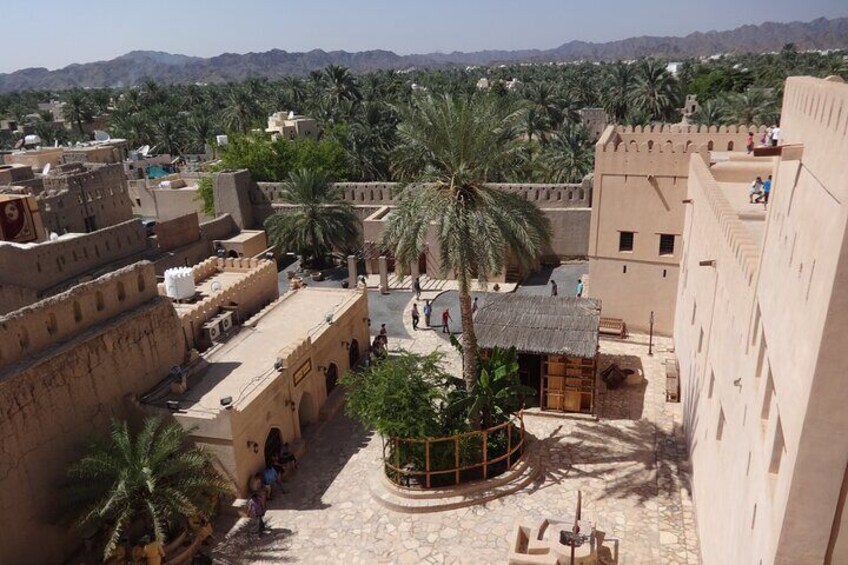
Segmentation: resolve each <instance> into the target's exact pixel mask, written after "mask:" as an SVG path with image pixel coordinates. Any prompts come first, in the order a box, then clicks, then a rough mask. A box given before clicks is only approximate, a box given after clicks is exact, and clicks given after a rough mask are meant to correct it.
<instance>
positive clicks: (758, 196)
mask: <svg viewBox="0 0 848 565" xmlns="http://www.w3.org/2000/svg"><path fill="white" fill-rule="evenodd" d="M770 194H771V175H769V176H768V178H767V179H766V180H765V181H763V177H757V178H756V179H754V182H752V183H751V188H750V189H748V202H750V203H751V204H760V203H762V204H763V206H766V205H768V201H769V195H770Z"/></svg>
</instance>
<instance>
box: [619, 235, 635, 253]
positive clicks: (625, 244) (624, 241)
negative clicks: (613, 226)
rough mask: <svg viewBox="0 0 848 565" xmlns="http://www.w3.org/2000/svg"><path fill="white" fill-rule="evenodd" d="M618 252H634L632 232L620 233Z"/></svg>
mask: <svg viewBox="0 0 848 565" xmlns="http://www.w3.org/2000/svg"><path fill="white" fill-rule="evenodd" d="M618 250H619V251H622V252H628V251H633V232H632V231H623V232H619V233H618Z"/></svg>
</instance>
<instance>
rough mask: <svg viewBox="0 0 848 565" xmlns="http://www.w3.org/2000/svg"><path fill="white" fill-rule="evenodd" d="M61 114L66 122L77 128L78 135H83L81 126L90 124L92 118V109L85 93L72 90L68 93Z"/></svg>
mask: <svg viewBox="0 0 848 565" xmlns="http://www.w3.org/2000/svg"><path fill="white" fill-rule="evenodd" d="M62 113H63V114H64V116H65V119H66V120H68V121H69V122H71V123H72V124H74V125H75V126H77V131H78V132H79V134H80V135H83V134H84V133H85V132H84V131H83V129H82V124H83V123H90V122H91V120H92V118H94V107H93V105H92V103H91V100H90V99H89V97H88V95H86V93H85V92H83V91H82V90H72V91H70V92H69V93H68V97H67V99H66V100H65V107H64V108H63V110H62Z"/></svg>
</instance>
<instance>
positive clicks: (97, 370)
mask: <svg viewBox="0 0 848 565" xmlns="http://www.w3.org/2000/svg"><path fill="white" fill-rule="evenodd" d="M139 280H143V281H144V288H143V289H139V286H138V281H139ZM120 283H123V284H124V293H125V294H124V298H123V300H121V299H120V292H119V287H118V285H119V284H120ZM98 293H102V299H103V308H102V309H98ZM75 304H78V305H79V307H78V308H77V306H75ZM51 327H52V328H53V329H51ZM24 331H25V332H26V336H24V333H23V332H24ZM22 342H24V343H25V344H27V345H26V346H25V347H22ZM0 348H2V357H3V359H2V361H0V528H2V530H3V531H4V532H7V534H6V535H2V536H0V563H45V564H51V563H56V564H58V563H64V562H65V559H66V558H67V557H68V555H70V554H71V553H72V552H73V551H74V550H75V549H76V548H77V547H78V546H79V545H81V541H82V540H81V539H80V536H79V534H78V533H77V531H76V530H75V529H73V528H70V527H69V526H68V525H67V524H66V523H64V522H62V521H61V520H60V513H61V508H63V499H62V496H61V485H62V484H64V481H65V480H66V475H65V473H66V470H67V468H68V465H69V464H70V463H71V462H73V461H75V460H77V459H78V458H79V456H80V455H81V454H82V450H83V449H84V447H85V446H86V445H87V444H88V443H90V442H91V441H92V440H94V439H101V438H103V437H104V436H105V434H106V433H107V431H108V429H109V421H110V419H111V418H124V417H126V416H127V412H126V411H125V403H124V401H125V398H126V396H127V395H133V394H141V393H143V392H145V391H146V390H148V389H149V388H151V387H152V386H154V385H155V384H156V383H158V382H159V381H160V380H161V379H162V378H164V377H165V376H166V375H167V374H168V371H169V370H170V368H171V367H173V366H174V365H178V364H180V363H181V362H182V361H183V359H184V356H185V348H184V341H183V339H182V335H181V330H180V324H179V320H178V319H177V316H176V312H175V311H174V308H173V306H171V304H170V303H169V302H168V301H166V300H163V299H161V298H159V297H158V296H156V285H155V278H154V273H153V266H152V265H150V264H149V263H141V264H138V265H134V266H132V267H128V268H127V269H123V270H121V271H118V272H116V273H113V274H110V275H106V276H104V277H102V278H100V279H97V280H95V281H92V282H89V283H85V284H83V285H80V286H78V287H76V288H74V289H73V290H71V291H69V292H66V293H64V294H61V295H58V296H55V297H53V298H51V299H48V300H45V301H42V302H39V303H37V304H34V305H32V306H30V307H28V308H25V309H24V310H20V311H18V312H15V313H13V314H12V315H10V316H5V317H2V318H0ZM33 540H37V543H34V541H33Z"/></svg>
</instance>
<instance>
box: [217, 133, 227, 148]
mask: <svg viewBox="0 0 848 565" xmlns="http://www.w3.org/2000/svg"><path fill="white" fill-rule="evenodd" d="M215 141H216V142H217V143H218V145H220V146H221V147H224V146H225V145H227V144H228V143H229V142H230V138H229V137H227V136H226V135H216V136H215Z"/></svg>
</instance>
